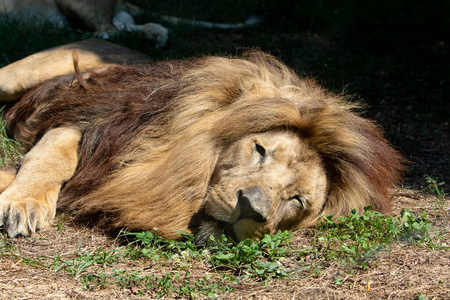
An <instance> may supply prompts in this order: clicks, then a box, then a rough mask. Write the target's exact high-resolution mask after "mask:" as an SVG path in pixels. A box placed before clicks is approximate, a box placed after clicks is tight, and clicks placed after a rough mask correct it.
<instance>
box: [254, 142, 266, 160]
mask: <svg viewBox="0 0 450 300" xmlns="http://www.w3.org/2000/svg"><path fill="white" fill-rule="evenodd" d="M255 150H256V152H257V153H258V154H259V162H260V163H263V162H264V160H265V159H266V149H265V148H264V147H263V146H261V145H259V144H255Z"/></svg>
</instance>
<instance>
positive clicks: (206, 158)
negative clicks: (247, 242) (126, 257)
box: [7, 52, 401, 242]
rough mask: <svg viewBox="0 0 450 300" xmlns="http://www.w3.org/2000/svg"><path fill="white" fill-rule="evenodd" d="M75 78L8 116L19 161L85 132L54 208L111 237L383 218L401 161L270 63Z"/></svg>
mask: <svg viewBox="0 0 450 300" xmlns="http://www.w3.org/2000/svg"><path fill="white" fill-rule="evenodd" d="M78 78H79V82H78V83H73V84H71V85H69V83H70V82H71V80H69V79H70V78H68V77H61V78H58V79H55V80H53V81H50V82H47V83H44V84H43V85H41V86H40V87H38V88H37V89H35V90H33V91H31V92H30V93H29V94H28V95H26V96H25V97H24V98H23V99H22V100H21V102H19V103H18V104H17V105H16V106H15V107H13V109H12V110H11V111H10V112H9V114H8V116H7V120H8V124H9V130H10V132H12V133H13V134H14V137H15V138H16V139H18V140H19V141H20V142H22V143H23V144H24V146H25V151H27V150H29V149H30V148H31V149H32V146H33V145H34V143H36V142H37V141H38V140H39V139H40V138H41V137H42V136H45V134H46V132H47V131H48V130H49V129H50V128H54V127H58V126H74V127H76V128H78V130H80V132H82V134H83V136H82V138H81V141H80V145H79V150H78V154H79V162H78V166H77V169H76V171H75V174H74V176H73V177H72V178H71V179H70V180H69V181H68V182H67V183H66V184H65V186H64V187H63V189H62V191H61V193H60V198H59V200H58V206H59V208H60V209H61V210H70V211H76V214H75V215H76V216H78V217H80V218H84V219H86V220H88V219H89V220H92V219H93V218H92V216H95V222H96V223H100V224H103V225H105V226H109V227H108V228H123V227H126V228H129V229H140V230H152V229H153V228H155V227H157V228H158V232H159V234H161V235H163V236H165V237H169V238H176V237H177V235H176V234H175V231H176V230H184V231H188V232H191V233H199V241H200V242H205V241H206V239H207V236H208V235H209V234H215V235H217V234H220V232H222V231H224V232H225V233H227V234H229V235H230V236H232V237H236V238H237V239H238V240H240V239H243V238H247V237H250V238H258V237H260V236H261V235H262V234H264V233H273V232H275V231H276V230H278V229H292V228H298V227H302V226H311V225H313V224H315V222H316V220H317V218H318V217H320V216H326V215H329V214H333V215H334V216H335V217H338V216H341V215H345V214H348V213H350V212H351V210H352V209H353V208H356V209H358V210H362V208H363V207H365V206H368V205H372V206H373V208H374V209H375V210H378V211H380V212H382V213H389V212H390V210H391V202H390V197H389V189H390V188H392V187H393V186H394V183H395V182H396V181H397V180H398V179H399V171H400V170H401V158H400V156H399V155H398V154H397V153H396V151H394V150H393V148H392V147H391V146H390V145H389V144H388V143H387V142H386V140H385V139H384V138H383V137H382V133H381V131H380V129H379V128H378V127H377V126H376V125H374V124H373V123H372V122H371V121H368V120H366V119H363V118H361V117H359V116H358V115H357V114H356V113H355V112H354V109H355V105H353V104H351V103H349V102H348V101H347V100H345V99H343V98H341V97H340V96H337V95H334V94H331V93H328V92H326V91H324V90H323V89H321V88H320V87H318V86H317V85H316V84H315V83H314V82H312V81H311V80H307V79H300V78H299V77H298V76H297V75H296V74H295V73H294V72H293V71H291V70H290V69H289V68H287V67H286V66H285V65H283V64H282V63H281V62H279V61H278V60H276V59H275V58H273V57H271V56H269V55H266V54H263V53H261V52H253V53H249V54H248V55H247V56H245V57H243V58H236V59H230V58H222V57H208V58H204V59H200V60H192V61H186V62H184V61H181V62H163V63H159V64H155V65H151V66H142V67H113V68H110V69H108V70H107V71H103V72H100V73H98V74H96V75H95V74H91V76H90V77H89V79H87V80H86V81H84V80H82V79H81V77H80V76H79V77H78ZM112 98H113V99H112ZM49 116H52V117H49ZM261 148H263V149H261ZM267 178H270V179H267ZM247 194H248V195H249V196H247ZM244 198H245V199H244ZM242 199H244V200H242ZM261 199H263V200H261ZM248 202H251V203H250V208H249V206H248ZM244 211H245V212H246V215H245V216H243V214H244V213H243V212H244Z"/></svg>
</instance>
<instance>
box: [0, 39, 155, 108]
mask: <svg viewBox="0 0 450 300" xmlns="http://www.w3.org/2000/svg"><path fill="white" fill-rule="evenodd" d="M74 50H75V51H76V52H77V54H78V57H79V59H78V60H79V68H80V71H86V70H88V69H99V68H101V67H104V66H107V65H109V64H130V65H133V64H144V63H150V62H151V61H152V60H151V59H150V58H149V57H148V56H146V55H144V54H141V53H138V52H136V51H133V50H130V49H127V48H125V47H122V46H119V45H116V44H113V43H110V42H107V41H104V40H100V39H90V40H84V41H80V42H74V43H70V44H67V45H64V46H59V47H55V48H51V49H48V50H45V51H41V52H38V53H36V54H33V55H30V56H28V57H26V58H24V59H21V60H19V61H16V62H14V63H12V64H10V65H8V66H6V67H3V68H1V69H0V82H1V83H2V84H1V85H0V103H9V102H14V101H16V100H17V99H19V98H20V97H21V96H23V95H24V94H25V93H26V92H27V91H29V90H30V89H31V88H32V87H34V86H36V85H38V84H39V83H41V82H43V81H45V80H47V79H50V78H53V77H56V76H58V75H63V74H69V73H73V68H74V67H73V59H74V57H73V51H74Z"/></svg>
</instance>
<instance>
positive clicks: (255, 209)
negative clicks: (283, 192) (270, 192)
mask: <svg viewBox="0 0 450 300" xmlns="http://www.w3.org/2000/svg"><path fill="white" fill-rule="evenodd" d="M236 196H237V205H236V210H238V212H239V216H238V218H237V221H238V220H242V219H250V220H253V221H256V222H258V223H263V222H266V220H267V216H268V214H269V210H270V207H271V203H272V201H271V200H270V198H269V197H268V196H267V194H266V193H265V192H264V190H263V189H262V188H261V187H259V186H252V187H249V188H245V189H239V190H238V191H237V195H236Z"/></svg>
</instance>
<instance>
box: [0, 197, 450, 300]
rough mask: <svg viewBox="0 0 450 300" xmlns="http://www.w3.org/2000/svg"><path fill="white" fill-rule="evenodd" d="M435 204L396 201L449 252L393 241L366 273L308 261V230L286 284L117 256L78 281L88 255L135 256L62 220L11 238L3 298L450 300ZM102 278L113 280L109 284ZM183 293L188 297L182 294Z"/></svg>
mask: <svg viewBox="0 0 450 300" xmlns="http://www.w3.org/2000/svg"><path fill="white" fill-rule="evenodd" d="M434 201H436V198H435V197H434V196H431V195H427V194H423V193H420V192H418V191H413V190H401V191H399V192H398V193H397V195H396V196H395V202H396V207H397V210H396V214H397V213H399V212H400V209H401V208H405V209H408V210H410V211H412V212H415V213H420V212H422V211H426V212H427V214H428V218H429V220H430V221H431V222H432V229H431V231H430V232H431V238H432V240H433V241H434V244H436V245H441V246H444V247H441V248H438V247H435V248H433V247H429V246H426V245H420V244H414V243H406V242H404V243H403V242H401V241H400V242H393V243H392V244H391V245H389V247H388V248H386V249H384V250H383V251H380V252H378V253H377V255H376V256H377V257H376V258H375V259H373V260H372V262H371V263H370V264H368V266H367V267H366V268H361V267H358V266H357V265H348V264H345V263H343V262H341V261H337V260H331V259H328V260H327V259H324V258H323V257H314V252H311V254H310V255H307V256H305V255H303V254H302V255H300V254H299V253H301V252H296V251H297V250H300V251H302V250H303V249H307V248H308V247H311V246H312V245H313V243H312V241H313V238H314V237H315V236H316V235H317V229H308V230H300V231H297V232H295V233H294V235H293V237H292V239H291V241H290V242H289V245H285V246H284V247H286V248H288V249H290V250H292V251H291V252H289V253H290V254H287V255H286V256H285V257H283V258H281V259H280V263H281V264H282V265H283V266H284V267H285V268H287V269H289V270H290V271H294V272H293V273H292V274H291V275H290V276H287V277H286V276H285V277H282V278H281V279H266V280H264V281H261V280H260V279H258V278H256V277H251V276H245V275H244V274H236V269H233V268H230V267H221V266H215V267H213V266H211V264H210V263H209V261H208V260H206V259H204V257H205V256H201V255H200V256H199V257H197V258H195V257H192V256H190V257H185V258H184V259H172V260H170V259H164V258H161V259H156V260H152V259H148V258H147V259H145V258H136V257H134V258H133V257H132V256H128V257H126V256H121V255H119V254H117V257H118V258H117V259H111V260H108V259H105V260H104V261H103V263H99V260H98V259H97V260H96V261H95V262H94V263H93V264H92V265H90V266H88V267H87V268H86V269H85V270H82V271H81V272H80V273H79V274H74V273H72V274H70V273H69V272H68V270H67V265H65V266H64V267H61V265H62V264H61V262H62V261H70V260H71V259H73V258H74V257H78V255H79V254H80V253H91V254H94V253H112V251H113V250H114V249H115V250H116V252H114V253H120V251H124V252H123V253H129V252H127V251H129V250H123V249H124V248H123V247H124V244H123V240H122V241H120V240H114V239H112V238H108V237H106V236H104V235H103V234H102V233H101V232H98V231H96V230H95V229H89V228H85V227H77V226H74V225H73V224H68V223H67V222H65V221H64V220H62V221H61V222H59V225H58V226H54V227H52V228H48V229H45V230H41V231H39V232H38V233H37V234H35V235H34V236H33V237H32V238H18V239H14V240H11V239H7V238H3V242H2V245H1V248H0V249H2V250H1V251H2V252H1V257H0V287H1V289H2V295H1V297H2V298H4V299H12V298H15V299H18V298H22V299H69V298H74V299H111V298H129V297H132V298H135V299H140V298H142V299H144V298H149V297H150V298H156V297H158V296H161V297H164V298H165V299H171V297H175V298H179V297H181V298H186V299H188V298H192V297H199V298H204V297H208V295H209V296H212V295H215V296H218V297H220V298H222V299H237V298H240V299H414V298H416V297H418V298H417V299H426V298H423V296H424V297H427V298H428V299H448V298H449V297H450V273H449V272H448V266H449V265H450V252H449V250H448V247H445V246H446V245H447V246H448V245H449V244H450V241H449V238H450V233H449V221H450V217H449V207H448V202H447V206H446V207H444V209H439V210H438V209H436V208H435V206H434ZM59 220H61V216H59ZM118 249H119V250H118ZM120 249H122V250H120ZM161 253H163V250H161ZM296 253H297V254H296ZM180 255H183V254H180ZM106 256H107V255H106ZM187 256H189V253H188V254H187ZM111 257H112V255H111ZM102 276H103V277H102ZM89 278H91V281H89ZM101 278H105V280H104V282H101V280H100V279H101ZM152 280H153V281H152ZM164 280H165V282H163V281H164ZM151 281H152V282H151ZM182 288H184V289H185V291H186V294H180V293H179V291H181V290H182ZM164 289H166V291H164ZM177 291H178V292H177ZM189 291H190V292H189ZM420 297H422V298H420Z"/></svg>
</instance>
